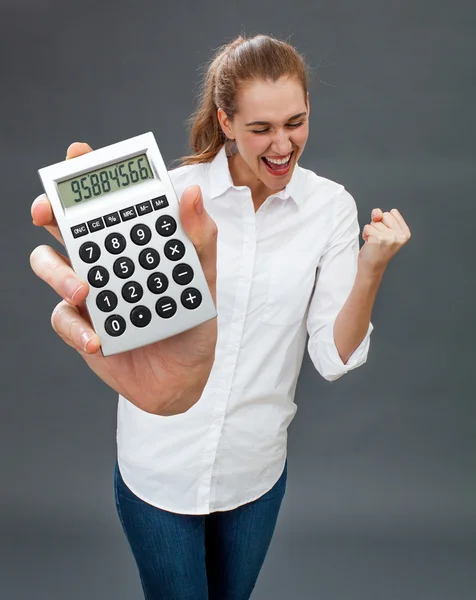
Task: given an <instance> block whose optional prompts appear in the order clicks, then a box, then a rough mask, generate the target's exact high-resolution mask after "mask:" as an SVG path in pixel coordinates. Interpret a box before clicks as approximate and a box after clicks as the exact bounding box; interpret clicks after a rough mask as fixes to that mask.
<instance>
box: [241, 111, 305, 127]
mask: <svg viewBox="0 0 476 600" xmlns="http://www.w3.org/2000/svg"><path fill="white" fill-rule="evenodd" d="M305 115H307V112H302V113H299V114H297V115H294V116H292V117H289V119H287V121H286V123H287V122H288V121H294V119H299V118H300V117H304V116H305ZM249 125H271V123H270V122H269V121H251V122H250V123H245V127H248V126H249Z"/></svg>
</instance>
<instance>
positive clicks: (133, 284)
mask: <svg viewBox="0 0 476 600" xmlns="http://www.w3.org/2000/svg"><path fill="white" fill-rule="evenodd" d="M143 295H144V290H143V289H142V286H141V284H140V283H137V281H128V282H127V283H126V284H124V286H123V287H122V297H123V298H124V300H125V301H126V302H130V303H131V304H133V303H134V302H139V300H140V299H141V298H142V296H143Z"/></svg>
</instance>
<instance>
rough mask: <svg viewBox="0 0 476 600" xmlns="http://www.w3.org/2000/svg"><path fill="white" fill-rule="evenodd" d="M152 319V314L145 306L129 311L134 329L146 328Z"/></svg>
mask: <svg viewBox="0 0 476 600" xmlns="http://www.w3.org/2000/svg"><path fill="white" fill-rule="evenodd" d="M151 319H152V313H151V312H150V310H149V309H148V308H147V307H146V306H136V307H135V308H133V309H132V310H131V322H132V324H133V325H135V326H136V327H146V326H147V325H148V324H149V323H150V321H151Z"/></svg>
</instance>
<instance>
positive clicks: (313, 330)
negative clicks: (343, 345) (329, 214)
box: [307, 188, 373, 381]
mask: <svg viewBox="0 0 476 600" xmlns="http://www.w3.org/2000/svg"><path fill="white" fill-rule="evenodd" d="M332 203H333V206H334V219H333V233H332V235H331V236H330V238H329V242H328V244H327V246H326V248H325V250H324V252H323V254H322V256H321V259H320V261H319V264H318V267H317V270H316V282H315V287H314V291H313V295H312V298H311V301H310V305H309V311H308V316H307V331H308V333H309V342H308V346H307V348H308V352H309V356H310V358H311V360H312V362H313V364H314V366H315V367H316V369H317V371H318V372H319V373H320V375H322V377H324V379H326V380H327V381H335V380H336V379H339V377H342V375H344V374H345V373H347V372H348V371H351V370H352V369H356V368H357V367H360V365H362V364H364V363H365V362H366V361H367V355H368V352H369V348H370V334H371V333H372V331H373V325H372V323H371V322H370V323H369V327H368V330H367V333H366V335H365V337H364V339H363V340H362V342H361V343H360V345H359V346H358V347H357V348H356V349H355V350H354V352H353V354H352V355H351V357H350V358H349V360H348V361H347V363H346V364H344V363H343V362H342V359H341V358H340V356H339V352H338V351H337V347H336V345H335V341H334V323H335V320H336V317H337V315H338V314H339V312H340V310H341V308H342V307H343V305H344V304H345V301H346V300H347V298H348V297H349V294H350V292H351V290H352V287H353V285H354V281H355V277H356V274H357V260H358V254H359V236H360V227H359V222H358V215H357V205H356V203H355V200H354V198H353V197H352V196H351V195H350V194H349V193H348V192H347V191H346V190H345V189H344V188H342V190H341V191H340V192H339V193H338V194H337V195H336V196H334V198H333V199H332Z"/></svg>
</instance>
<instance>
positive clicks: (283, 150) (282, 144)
mask: <svg viewBox="0 0 476 600" xmlns="http://www.w3.org/2000/svg"><path fill="white" fill-rule="evenodd" d="M271 148H272V151H273V152H276V154H279V155H281V156H286V155H287V154H289V153H290V152H291V150H292V149H293V145H292V142H291V139H290V136H289V133H288V132H287V131H285V130H284V129H278V130H277V131H276V134H275V136H274V139H273V143H272V145H271Z"/></svg>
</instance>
